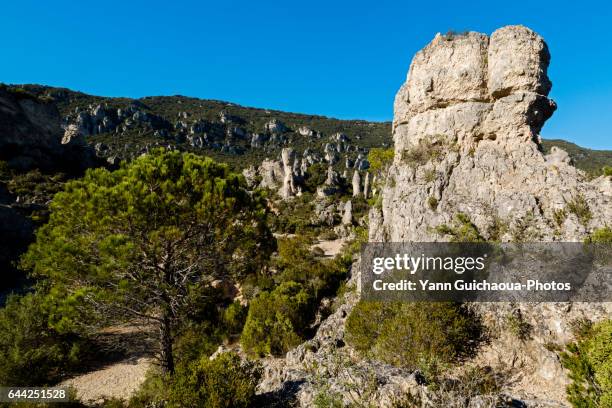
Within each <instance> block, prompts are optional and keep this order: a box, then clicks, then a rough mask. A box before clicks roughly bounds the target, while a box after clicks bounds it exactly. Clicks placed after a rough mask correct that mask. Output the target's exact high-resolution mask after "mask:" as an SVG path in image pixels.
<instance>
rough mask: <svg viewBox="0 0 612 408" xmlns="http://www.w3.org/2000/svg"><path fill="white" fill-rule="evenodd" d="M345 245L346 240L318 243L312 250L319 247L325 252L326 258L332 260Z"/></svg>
mask: <svg viewBox="0 0 612 408" xmlns="http://www.w3.org/2000/svg"><path fill="white" fill-rule="evenodd" d="M345 243H346V240H345V239H344V238H338V239H333V240H330V241H319V242H318V243H316V244H314V245H313V248H314V247H319V248H321V249H322V250H323V252H325V256H326V257H330V258H333V257H334V256H336V255H338V254H339V253H340V251H341V250H342V247H343V246H344V244H345Z"/></svg>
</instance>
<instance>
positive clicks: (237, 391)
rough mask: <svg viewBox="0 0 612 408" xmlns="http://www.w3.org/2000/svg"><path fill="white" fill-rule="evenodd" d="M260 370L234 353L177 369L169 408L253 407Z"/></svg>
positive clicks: (200, 360) (257, 366)
mask: <svg viewBox="0 0 612 408" xmlns="http://www.w3.org/2000/svg"><path fill="white" fill-rule="evenodd" d="M260 377H261V367H260V366H259V365H258V364H255V363H253V362H250V361H241V359H240V357H239V356H238V355H237V354H235V353H224V354H221V355H220V356H218V357H217V358H215V359H213V360H210V359H209V358H208V357H206V356H204V357H202V358H200V359H199V360H197V361H195V362H192V363H191V364H189V365H187V366H183V367H179V368H178V369H177V372H176V374H175V375H174V377H173V379H172V385H171V389H170V395H169V401H168V407H170V408H192V407H202V408H247V407H250V406H252V405H253V401H254V398H255V387H256V386H257V383H258V382H259V378H260Z"/></svg>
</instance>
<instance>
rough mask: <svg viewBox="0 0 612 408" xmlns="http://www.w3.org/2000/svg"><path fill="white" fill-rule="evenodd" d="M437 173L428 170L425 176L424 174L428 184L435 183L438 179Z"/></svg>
mask: <svg viewBox="0 0 612 408" xmlns="http://www.w3.org/2000/svg"><path fill="white" fill-rule="evenodd" d="M436 176H437V173H436V171H435V170H431V169H430V170H427V171H426V172H425V173H424V174H423V178H424V180H425V181H426V182H427V183H431V182H432V181H434V180H435V179H436Z"/></svg>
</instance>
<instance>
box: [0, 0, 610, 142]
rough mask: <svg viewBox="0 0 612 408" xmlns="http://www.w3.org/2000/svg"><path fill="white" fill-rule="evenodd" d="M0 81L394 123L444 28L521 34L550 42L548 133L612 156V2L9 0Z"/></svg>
mask: <svg viewBox="0 0 612 408" xmlns="http://www.w3.org/2000/svg"><path fill="white" fill-rule="evenodd" d="M0 16H1V22H0V38H2V43H1V44H2V45H1V46H0V82H5V83H40V84H45V85H53V86H63V87H68V88H71V89H75V90H80V91H83V92H87V93H91V94H96V95H104V96H129V97H141V96H146V95H174V94H181V95H188V96H196V97H201V98H210V99H220V100H226V101H231V102H235V103H239V104H242V105H247V106H255V107H262V108H271V109H279V110H286V111H292V112H303V113H315V114H322V115H327V116H333V117H338V118H343V119H349V118H360V119H368V120H390V119H391V118H392V114H393V112H392V106H393V97H394V95H395V92H396V91H397V89H398V88H399V86H400V85H401V83H402V82H403V81H404V79H405V76H406V72H407V70H408V67H409V64H410V61H411V59H412V56H413V54H414V53H415V52H416V51H418V50H419V49H420V48H422V47H423V46H424V45H426V44H427V43H428V42H429V41H430V40H431V39H432V38H433V36H434V35H435V33H436V32H446V31H448V30H449V29H453V30H455V31H464V30H473V31H480V32H484V33H487V34H490V33H491V32H492V31H494V30H495V29H496V28H498V27H500V26H503V25H507V24H524V25H527V26H529V27H531V28H532V29H534V30H536V31H537V32H538V33H540V34H541V35H542V36H543V37H544V38H545V39H546V41H547V42H548V45H549V48H550V51H551V54H552V62H551V66H550V69H549V76H550V77H551V79H552V81H553V90H552V93H551V97H552V98H553V99H555V101H556V102H557V103H558V106H559V107H558V110H557V112H555V114H554V116H553V118H552V119H550V120H549V122H548V123H547V125H546V126H545V128H544V130H543V132H542V134H543V136H544V137H548V138H563V139H566V140H570V141H573V142H576V143H578V144H580V145H583V146H586V147H591V148H599V149H612V127H611V126H610V121H611V119H612V118H611V117H612V75H611V74H612V72H611V71H612V27H611V26H610V24H611V21H612V5H608V4H606V2H603V1H602V2H600V3H596V2H588V1H579V2H571V3H570V2H567V3H564V2H562V1H559V0H557V1H536V0H532V1H524V2H523V1H504V2H500V1H496V0H489V1H486V2H468V1H458V0H455V1H440V0H438V1H418V2H414V3H413V2H409V1H397V2H390V1H385V0H376V1H370V2H362V1H359V0H353V1H333V0H328V1H319V0H310V1H302V2H296V1H290V0H285V1H271V0H260V1H257V0H250V1H234V0H219V1H214V2H210V1H206V0H204V1H179V0H175V1H163V2H162V1H153V0H147V1H140V0H138V1H129V0H123V1H115V0H106V1H95V2H88V1H73V2H68V1H61V0H58V1H53V2H44V1H31V0H19V1H3V2H2V4H1V5H0Z"/></svg>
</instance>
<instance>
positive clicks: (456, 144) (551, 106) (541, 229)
mask: <svg viewBox="0 0 612 408" xmlns="http://www.w3.org/2000/svg"><path fill="white" fill-rule="evenodd" d="M549 60H550V54H549V52H548V47H547V46H546V43H545V42H544V40H543V39H542V38H541V37H540V36H539V35H537V34H536V33H534V32H533V31H531V30H530V29H528V28H526V27H523V26H508V27H503V28H501V29H499V30H497V31H495V32H494V33H493V34H492V35H491V36H490V37H487V36H486V35H483V34H479V33H474V32H470V33H467V34H465V35H455V36H443V35H440V34H438V35H437V36H436V37H435V38H434V40H433V41H432V42H431V43H430V44H429V45H427V46H426V47H425V48H424V49H423V50H421V51H419V52H418V53H417V54H416V55H415V57H414V59H413V61H412V64H411V66H410V70H409V73H408V78H407V80H406V82H405V83H404V84H403V85H402V86H401V88H400V90H399V92H398V93H397V96H396V98H395V105H394V119H393V138H394V141H395V157H394V162H393V164H392V166H391V167H390V169H389V173H388V174H387V180H386V183H385V187H384V188H383V190H382V208H374V209H372V210H371V212H370V217H369V219H370V232H369V233H370V241H377V242H409V241H414V242H430V241H448V240H449V239H450V238H451V237H450V236H448V235H444V234H443V233H441V232H440V231H448V228H442V229H441V228H438V227H439V226H443V225H445V226H452V225H453V224H455V225H456V224H457V222H459V221H458V219H457V218H458V217H457V215H458V214H460V213H462V214H464V215H465V216H467V217H468V218H469V220H470V222H471V223H472V224H473V225H474V226H475V227H476V228H477V230H478V233H479V234H480V235H481V236H482V238H484V239H487V240H499V241H503V242H506V241H533V242H538V241H544V242H547V241H582V240H583V239H584V238H585V237H587V236H588V234H589V233H591V232H593V231H594V230H595V229H597V228H601V227H603V226H605V225H606V224H607V225H610V220H612V178H610V177H604V176H601V177H599V178H597V179H594V180H591V181H589V180H588V178H587V177H586V176H585V174H584V173H583V172H581V171H580V170H577V169H576V168H575V167H573V166H572V165H571V163H570V160H569V158H568V156H567V153H565V152H563V151H562V150H560V149H553V150H552V151H551V153H550V154H549V155H544V154H543V153H542V149H541V145H540V138H539V132H540V130H541V128H542V126H543V125H544V122H545V121H546V120H547V119H548V118H550V116H551V115H552V114H553V112H554V110H555V108H556V106H555V103H554V102H553V101H551V100H550V99H549V98H548V97H547V95H548V93H549V91H550V89H551V82H550V80H549V79H548V76H547V68H548V64H549ZM465 216H463V217H461V219H463V220H465V219H466V218H465ZM475 307H476V308H477V309H479V311H480V314H481V315H482V316H483V319H484V321H485V322H487V324H488V325H489V326H490V327H492V326H495V325H497V326H499V325H500V322H504V321H505V319H506V318H507V316H508V315H509V314H511V313H516V311H517V310H518V312H519V313H521V314H522V316H523V317H524V319H525V321H526V322H528V324H530V325H531V327H533V332H532V337H531V339H530V340H529V341H528V342H525V343H522V342H517V341H516V339H515V338H512V336H510V335H508V333H507V332H506V333H504V332H503V331H502V334H500V335H499V336H498V337H496V338H494V339H492V340H491V342H490V344H488V345H487V346H484V347H483V348H482V349H481V351H480V354H479V356H478V357H477V358H476V361H480V362H481V363H482V364H484V365H491V366H494V369H496V370H504V369H503V367H521V369H520V370H518V373H519V374H520V376H521V380H520V381H516V382H515V383H514V384H513V385H512V386H511V388H510V389H509V390H508V392H509V393H510V394H511V395H516V396H518V397H520V398H530V397H533V398H543V399H549V400H554V401H558V402H559V403H563V402H564V400H565V387H566V385H567V384H568V381H569V380H568V379H567V377H566V373H565V372H564V370H563V368H562V367H561V364H560V363H559V358H558V356H557V354H556V353H554V352H551V351H550V350H548V349H547V348H546V347H545V344H547V343H553V344H564V343H566V342H568V341H570V340H571V339H572V335H571V333H572V330H571V322H572V321H574V320H575V319H578V318H588V319H591V320H598V319H602V318H609V317H610V316H611V315H612V308H611V305H610V304H609V303H600V304H586V303H582V304H571V305H570V304H545V303H542V304H518V305H510V304H503V303H498V304H488V305H486V304H477V305H475ZM511 375H514V374H511Z"/></svg>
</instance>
